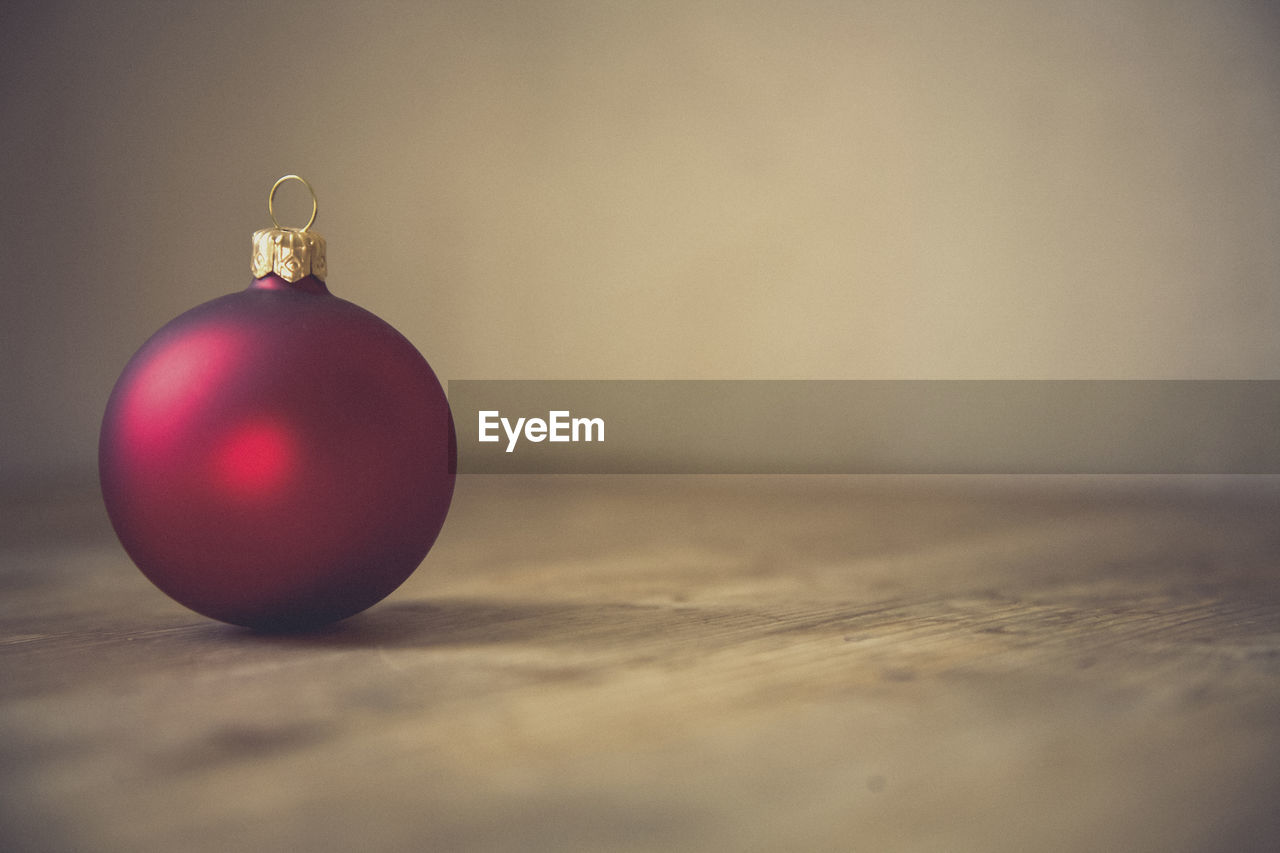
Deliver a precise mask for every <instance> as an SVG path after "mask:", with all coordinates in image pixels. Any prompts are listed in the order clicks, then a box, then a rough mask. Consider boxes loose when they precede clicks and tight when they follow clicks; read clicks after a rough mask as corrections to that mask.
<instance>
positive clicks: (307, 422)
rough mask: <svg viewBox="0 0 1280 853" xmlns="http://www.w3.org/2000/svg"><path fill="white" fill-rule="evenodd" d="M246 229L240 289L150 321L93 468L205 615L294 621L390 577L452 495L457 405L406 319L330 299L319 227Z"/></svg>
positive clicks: (418, 547)
mask: <svg viewBox="0 0 1280 853" xmlns="http://www.w3.org/2000/svg"><path fill="white" fill-rule="evenodd" d="M290 179H293V180H298V181H302V183H303V184H306V186H307V189H308V190H310V189H311V185H310V184H307V182H306V181H303V180H302V179H301V178H299V177H297V176H296V175H287V176H285V177H284V178H281V179H280V180H279V181H277V182H276V184H275V186H274V187H272V189H271V194H270V195H269V196H268V199H267V208H268V211H269V212H270V214H271V219H272V222H275V224H276V227H275V228H269V229H265V230H262V231H259V232H257V233H256V234H254V254H253V274H254V276H255V279H254V281H253V283H252V284H250V285H249V287H248V288H247V289H245V290H242V291H240V292H239V293H232V294H229V295H227V296H223V297H221V298H219V299H214V300H213V301H211V302H206V303H205V304H203V305H200V306H198V307H196V308H193V309H192V310H190V311H188V312H186V313H185V314H183V315H181V316H180V317H178V318H177V319H175V320H173V321H172V322H170V323H169V324H168V325H166V326H164V327H163V328H162V329H160V331H158V332H156V334H155V335H154V336H152V337H151V339H150V340H148V341H147V342H146V343H145V344H143V346H142V348H141V349H140V350H138V352H137V353H136V354H135V355H134V356H133V358H132V359H131V360H130V361H129V363H128V365H127V366H126V367H125V369H124V373H123V374H122V375H121V376H120V379H119V381H118V382H117V383H116V386H115V389H114V390H113V391H112V393H111V398H110V400H109V402H108V403H107V409H106V414H105V416H104V417H103V421H102V433H101V439H100V443H99V452H98V460H99V470H100V475H101V481H102V494H103V498H104V500H105V503H106V507H107V513H108V515H109V516H110V518H111V523H112V525H113V526H114V527H115V530H116V533H117V535H118V536H119V537H120V542H121V543H122V544H123V545H124V548H125V550H126V551H127V552H128V553H129V556H130V557H132V558H133V561H134V562H135V563H136V564H137V565H138V568H140V569H141V570H142V572H143V574H145V575H146V576H147V577H148V578H149V579H150V580H151V581H152V582H153V583H154V584H155V585H156V586H158V587H159V588H160V589H161V590H163V591H164V592H165V593H167V594H168V595H169V596H171V597H172V598H173V599H175V600H176V601H178V602H180V603H181V604H184V605H186V606H187V607H189V608H191V609H192V610H195V611H196V612H198V613H202V614H204V615H205V616H209V617H212V618H214V619H220V620H222V621H224V622H231V623H234V624H237V625H246V626H250V627H255V628H296V627H306V626H310V625H318V624H322V623H325V622H331V621H334V620H337V619H342V618H345V617H347V616H350V615H352V614H354V613H358V612H360V611H361V610H364V609H365V608H367V607H369V606H371V605H373V604H375V603H376V602H378V601H380V600H381V599H382V598H384V597H385V596H387V595H388V594H389V593H390V592H391V591H392V590H394V589H395V588H396V587H397V586H399V585H400V584H401V583H402V582H403V581H404V580H405V579H406V578H407V577H408V576H409V575H410V574H411V573H412V572H413V570H414V569H415V568H417V566H418V564H419V563H420V562H422V559H423V558H424V557H425V556H426V554H427V551H428V550H429V549H430V548H431V545H432V543H433V542H434V541H435V539H436V536H437V534H438V533H439V532H440V528H441V526H442V525H443V524H444V519H445V515H446V514H447V513H448V511H449V502H450V499H451V498H452V495H453V485H454V466H455V454H456V446H455V438H454V431H453V419H452V417H451V416H450V413H449V404H448V401H447V400H446V399H445V395H444V391H443V390H442V389H441V387H440V383H439V381H438V380H437V379H436V376H435V373H433V372H432V370H431V367H430V366H429V365H428V364H427V362H426V361H425V360H424V359H423V357H422V356H421V355H420V354H419V353H418V351H417V350H416V349H414V347H413V345H412V344H410V343H409V342H408V341H407V340H406V339H405V338H404V337H403V336H402V335H400V333H399V332H397V331H396V330H395V329H393V328H392V327H391V326H389V325H388V324H387V323H385V322H383V321H382V320H380V319H378V317H376V316H374V315H373V314H371V313H369V312H368V311H366V310H364V309H363V308H359V307H357V306H355V305H353V304H351V303H350V302H347V301H345V300H343V299H339V298H338V297H336V296H332V295H330V293H329V291H328V288H327V287H326V285H325V283H324V279H325V275H326V264H325V243H324V238H322V237H320V236H319V235H316V234H313V233H311V232H310V231H309V230H308V229H309V228H310V227H311V224H312V222H314V221H315V214H316V201H315V192H314V191H312V193H311V198H312V212H311V221H309V222H308V223H307V224H306V225H305V226H303V227H302V228H301V229H292V228H284V227H281V226H280V224H279V223H278V222H276V218H275V212H274V209H273V201H274V198H275V193H276V190H277V189H278V188H279V186H280V184H281V183H283V182H284V181H286V180H290Z"/></svg>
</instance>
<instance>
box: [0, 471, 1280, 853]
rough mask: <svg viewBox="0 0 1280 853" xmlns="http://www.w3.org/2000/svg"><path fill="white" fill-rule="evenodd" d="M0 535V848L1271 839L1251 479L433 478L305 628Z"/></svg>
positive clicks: (23, 527)
mask: <svg viewBox="0 0 1280 853" xmlns="http://www.w3.org/2000/svg"><path fill="white" fill-rule="evenodd" d="M3 510H4V513H3V516H4V517H3V520H2V521H0V548H2V550H0V848H2V849H4V850H14V851H25V850H33V851H35V850H51V851H52V850H59V851H60V850H100V851H162V850H163V851H171V850H179V849H181V850H189V851H197V853H199V851H221V850H231V849H234V850H265V849H280V850H315V851H338V850H351V849H367V850H408V849H412V850H463V851H565V850H583V851H595V850H623V851H632V850H635V851H640V850H690V851H693V850H697V851H703V850H709V851H720V850H724V851H751V850H760V851H774V850H787V851H797V850H813V851H845V850H924V851H934V850H937V851H944V850H945V851H1005V850H1007V851H1023V850H1032V849H1034V850H1039V851H1058V850H1061V851H1075V850H1127V851H1162V852H1163V851H1224V853H1225V851H1248V850H1258V851H1263V850H1274V849H1280V819H1278V818H1277V809H1276V808H1275V804H1276V802H1277V801H1280V769H1278V768H1280V567H1278V565H1277V563H1278V560H1277V557H1278V555H1280V524H1278V523H1277V520H1278V519H1280V515H1278V514H1277V511H1278V510H1280V488H1277V484H1276V483H1275V482H1274V481H1271V480H1258V479H1256V478H1253V479H1251V478H1243V479H1238V480H1216V479H1205V478H1147V479H1135V478H1111V479H1103V478H1057V479H1027V478H1004V479H996V478H941V477H933V478H930V477H922V478H914V479H911V478H855V477H848V478H839V477H829V478H828V477H794V478H785V477H758V478H753V477H615V478H609V477H582V478H575V477H527V478H522V477H493V478H483V477H466V478H463V479H462V480H461V481H460V484H459V491H458V497H457V502H456V504H455V509H454V511H453V514H452V515H451V517H450V520H449V522H448V524H447V525H446V527H445V532H444V534H443V536H442V538H441V540H440V542H439V543H438V545H437V547H436V549H435V550H434V551H433V552H432V554H431V555H430V556H429V557H428V559H427V562H426V563H425V564H424V566H423V568H422V569H420V570H419V572H418V573H417V574H416V575H415V576H414V577H413V578H412V579H410V581H409V582H408V583H407V584H406V585H405V586H404V587H402V588H401V589H400V590H399V591H397V592H396V594H395V595H393V596H392V597H391V598H390V599H388V600H387V601H386V602H384V603H383V604H381V605H379V606H378V607H376V608H374V609H373V610H371V611H369V612H367V613H365V614H362V615H360V616H358V617H355V618H353V619H351V620H348V621H347V622H344V623H341V624H339V625H337V626H334V627H333V628H331V629H328V630H325V631H322V632H318V633H312V634H304V635H263V634H255V633H252V632H248V631H243V630H240V629H236V628H232V627H229V626H224V625H220V624H215V623H212V622H208V621H206V620H203V619H201V618H200V617H198V616H195V615H193V614H190V613H188V612H186V611H184V610H183V609H182V608H180V607H178V606H177V605H175V604H173V603H171V602H169V601H168V600H167V599H166V598H164V596H162V595H161V594H160V593H158V592H156V591H155V590H154V589H153V588H152V587H151V586H150V585H149V584H148V583H147V582H146V581H145V579H143V578H142V577H141V575H140V574H139V573H138V572H137V571H136V569H134V568H133V567H132V566H131V565H130V564H129V562H128V559H127V558H126V557H125V556H124V554H123V553H122V552H121V551H120V549H119V547H118V545H116V544H115V542H114V540H113V539H112V538H111V536H110V531H109V530H108V529H107V527H106V525H105V521H104V520H103V518H102V516H101V511H100V509H99V508H98V505H97V501H96V497H95V496H94V494H93V493H92V492H91V491H77V490H62V491H51V492H49V493H47V494H44V495H42V496H36V497H34V498H33V497H32V496H31V495H30V494H21V495H13V496H10V497H9V498H7V499H6V500H5V502H4V504H3Z"/></svg>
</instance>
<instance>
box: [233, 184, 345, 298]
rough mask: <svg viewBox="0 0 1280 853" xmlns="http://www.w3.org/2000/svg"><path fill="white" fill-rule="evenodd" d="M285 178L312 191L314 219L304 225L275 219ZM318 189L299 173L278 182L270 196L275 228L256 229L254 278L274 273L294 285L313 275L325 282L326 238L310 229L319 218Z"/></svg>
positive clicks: (252, 268)
mask: <svg viewBox="0 0 1280 853" xmlns="http://www.w3.org/2000/svg"><path fill="white" fill-rule="evenodd" d="M285 181H299V182H301V183H302V185H303V186H304V187H306V188H307V192H309V193H311V218H310V219H308V220H307V224H306V225H303V226H302V227H301V228H289V227H287V226H284V225H281V224H280V222H279V220H277V219H276V211H275V199H276V190H278V189H280V185H281V184H283V183H284V182H285ZM318 209H319V205H318V203H317V201H316V191H315V190H314V189H312V188H311V184H309V183H307V182H306V180H305V179H303V178H300V177H298V176H297V175H285V176H284V177H283V178H281V179H280V180H278V181H276V182H275V185H274V186H272V187H271V192H270V194H268V195H267V213H269V214H270V215H271V221H272V222H273V223H274V224H275V227H274V228H263V229H262V230H261V231H255V232H253V257H252V259H251V261H250V269H251V270H252V271H253V277H254V278H262V277H263V276H266V275H271V274H272V273H275V274H276V275H278V276H280V277H281V278H282V279H284V280H285V281H287V282H289V283H290V284H293V283H294V282H295V281H298V280H299V279H303V278H306V277H307V276H309V275H313V276H315V277H316V278H318V279H320V280H321V281H324V278H325V276H326V275H328V273H329V265H328V262H327V261H326V260H325V254H324V253H325V243H324V238H323V237H321V236H320V235H319V234H314V233H312V232H311V231H309V230H308V229H309V228H310V227H311V224H312V223H313V222H315V221H316V211H317V210H318Z"/></svg>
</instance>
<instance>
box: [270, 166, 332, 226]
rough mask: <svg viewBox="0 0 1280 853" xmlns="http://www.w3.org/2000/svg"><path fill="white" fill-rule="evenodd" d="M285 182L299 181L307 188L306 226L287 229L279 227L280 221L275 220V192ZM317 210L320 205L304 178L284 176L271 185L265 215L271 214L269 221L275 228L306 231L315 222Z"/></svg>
mask: <svg viewBox="0 0 1280 853" xmlns="http://www.w3.org/2000/svg"><path fill="white" fill-rule="evenodd" d="M285 181H299V182H301V184H302V185H303V186H304V187H306V188H307V192H309V193H311V218H310V219H308V220H307V224H306V225H303V226H302V227H301V228H289V227H288V226H285V225H281V224H280V220H278V219H276V207H275V201H276V190H278V189H280V185H281V184H283V183H284V182H285ZM319 209H320V203H319V202H318V201H317V200H316V191H315V189H313V188H312V186H311V184H309V183H307V179H306V178H302V177H299V176H298V175H285V176H284V177H283V178H281V179H280V180H278V181H276V182H275V183H274V184H272V185H271V192H270V194H268V195H267V213H269V214H271V221H272V222H274V223H275V225H276V227H277V228H280V229H282V230H285V231H306V230H307V229H308V228H310V227H311V223H313V222H315V221H316V211H318V210H319Z"/></svg>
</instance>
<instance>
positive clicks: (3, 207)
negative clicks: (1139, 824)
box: [0, 0, 1280, 476]
mask: <svg viewBox="0 0 1280 853" xmlns="http://www.w3.org/2000/svg"><path fill="white" fill-rule="evenodd" d="M1267 8H1268V7H1267V5H1266V4H1264V3H1261V2H1257V3H1250V2H1242V0H1229V2H1223V0H1217V2H1210V0H1204V2H1169V1H1168V0H1114V1H1113V2H1090V3H1071V2H1068V3H1048V2H1033V1H1032V0H1027V1H1026V2H1017V0H987V2H975V3H964V2H945V3H944V2H937V3H914V2H902V0H872V2H811V1H809V0H806V2H796V0H788V2H774V3H711V2H690V1H687V2H673V3H660V2H636V3H605V2H580V3H568V2H540V3H539V2H531V3H484V2H476V0H460V2H452V3H410V2H406V3H403V4H394V5H385V4H383V5H377V4H368V3H349V4H338V3H322V2H320V3H317V2H308V3H294V4H283V5H282V4H274V5H273V4H260V3H249V2H246V3H240V4H232V3H226V4H222V3H193V4H162V3H154V4H146V5H141V4H131V3H119V4H112V3H88V2H84V3H71V4H65V3H64V4H54V3H27V4H20V5H15V4H13V3H9V4H6V6H5V11H3V12H0V71H2V72H3V78H0V80H2V83H0V97H2V98H3V127H2V128H0V215H2V216H3V219H2V220H0V260H2V261H3V264H4V270H3V274H2V277H0V282H2V284H0V287H3V309H2V312H0V333H2V334H3V338H2V340H0V347H2V350H0V358H2V361H0V382H2V383H3V386H2V388H0V391H2V393H3V396H2V398H0V399H2V400H3V404H2V407H0V476H6V475H7V476H20V475H23V474H31V473H38V472H45V471H60V472H64V473H65V472H71V473H74V472H76V471H88V470H91V466H92V464H93V459H94V454H95V448H96V431H97V421H98V418H99V416H100V413H101V410H102V406H103V405H104V403H105V400H106V396H107V393H108V392H109V390H110V387H111V384H112V383H113V381H114V379H115V376H116V375H117V374H118V372H119V370H120V368H121V367H122V366H123V364H124V362H125V361H126V360H127V358H128V357H129V355H130V354H131V352H132V351H133V350H134V349H135V348H136V347H137V346H138V345H139V344H141V342H142V341H143V340H144V339H145V338H146V337H147V336H148V335H149V334H150V333H151V332H152V331H154V330H155V329H156V328H157V327H159V326H160V325H161V324H163V323H164V322H166V321H167V320H169V319H170V318H172V317H173V316H175V315H177V314H178V313H180V312H181V311H182V310H185V309H186V308H189V307H191V306H193V305H195V304H197V303H199V302H202V301H204V300H206V299H209V298H212V297H214V296H217V295H220V294H222V293H225V292H228V291H230V290H234V289H238V288H240V287H243V286H244V285H245V284H247V282H248V271H247V267H248V255H249V251H248V247H249V234H250V232H252V231H253V230H254V229H255V228H259V227H262V226H263V225H264V224H265V220H266V212H265V208H264V203H265V194H266V190H267V189H268V188H269V187H270V185H271V183H272V181H273V180H274V179H275V178H276V177H277V176H279V175H281V174H284V173H285V172H291V171H296V172H299V173H301V174H303V175H305V176H307V177H308V178H309V179H310V180H311V181H312V182H313V183H314V184H315V186H316V189H317V191H318V192H319V194H320V199H321V205H322V209H321V215H320V219H319V220H318V223H317V226H316V230H318V231H319V232H320V233H322V234H324V235H325V236H326V237H327V238H328V241H329V246H330V267H331V275H330V285H331V288H332V290H333V291H334V292H335V293H337V294H339V295H341V296H344V297H346V298H349V299H352V300H353V301H355V302H358V303H360V304H362V305H364V306H365V307H368V308H370V309H371V310H374V311H376V312H377V313H379V314H381V315H382V316H383V317H385V318H386V319H388V320H389V321H391V322H392V323H393V324H395V325H396V326H397V327H399V328H400V329H401V330H402V331H403V332H404V333H405V334H406V335H407V336H408V337H409V338H410V339H411V340H413V341H414V342H415V343H417V344H418V346H419V348H420V349H421V350H422V351H423V352H424V354H426V356H427V357H428V359H429V360H430V361H431V362H432V364H433V365H434V366H435V367H436V370H437V372H438V373H439V374H440V376H441V377H442V378H444V379H449V378H524V377H534V378H579V377H585V378H615V377H616V378H753V377H768V378H793V377H795V378H864V377H876V378H901V377H913V378H950V377H964V378H1013V377H1018V378H1035V377H1056V378H1139V377H1141V378H1162V377H1189V378H1190V377H1194V378H1212V377H1240V378H1277V377H1280V334H1278V333H1277V330H1280V49H1277V47H1278V46H1280V20H1278V19H1277V17H1276V16H1275V13H1273V12H1269V11H1267Z"/></svg>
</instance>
